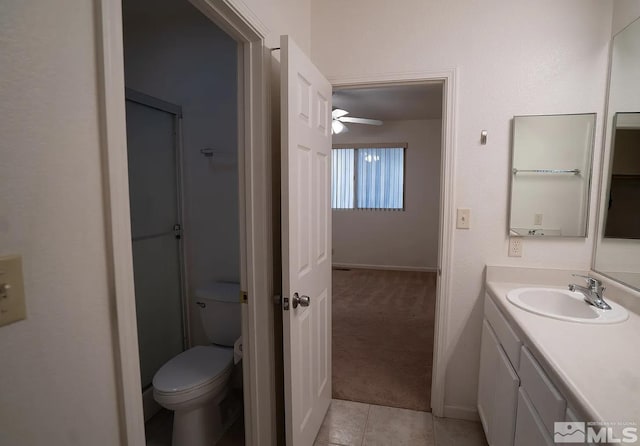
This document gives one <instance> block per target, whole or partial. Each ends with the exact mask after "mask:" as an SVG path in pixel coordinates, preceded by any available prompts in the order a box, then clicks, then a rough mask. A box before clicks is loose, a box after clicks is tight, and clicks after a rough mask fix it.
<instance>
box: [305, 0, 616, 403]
mask: <svg viewBox="0 0 640 446" xmlns="http://www.w3.org/2000/svg"><path fill="white" fill-rule="evenodd" d="M611 8H612V2H611V1H601V0H587V1H585V0H568V1H563V2H557V1H552V0H543V1H539V2H512V1H508V0H490V1H485V2H476V1H471V0H466V1H458V2H448V3H447V4H446V6H445V5H444V4H443V3H442V2H437V1H435V0H429V1H424V0H408V1H405V2H402V4H401V5H400V4H398V3H394V2H387V1H384V0H373V1H372V0H352V1H349V2H344V1H339V0H322V1H314V2H313V3H312V26H311V29H312V35H311V36H312V40H311V47H312V57H313V60H314V62H315V63H316V65H318V66H319V68H320V69H321V70H322V72H323V73H325V75H327V76H329V78H330V80H331V79H335V80H339V79H346V78H351V79H354V78H355V79H362V78H366V77H367V76H371V75H375V74H381V73H384V74H387V73H408V72H433V71H442V70H444V69H455V70H456V82H457V85H456V88H457V92H456V94H457V97H456V98H454V101H455V107H456V116H455V146H456V157H455V163H456V167H455V169H456V178H455V191H456V197H455V207H469V208H471V229H469V230H459V231H456V232H455V235H454V251H453V259H452V265H453V271H452V288H451V289H450V294H449V296H447V298H448V299H449V302H450V303H449V314H448V315H447V316H446V320H447V323H446V326H445V328H444V333H443V334H444V335H445V336H446V344H447V352H448V358H446V359H447V365H446V368H447V379H446V387H445V405H446V409H447V413H449V414H453V413H457V414H460V413H468V414H473V413H475V406H476V394H477V374H478V357H479V347H480V343H479V339H480V332H481V320H482V301H483V294H484V291H483V278H484V277H483V270H484V266H485V265H486V264H498V265H500V264H502V265H528V266H541V267H563V268H568V269H571V268H575V269H588V268H589V265H590V263H591V262H590V260H591V253H592V247H593V238H594V237H593V227H594V224H593V223H594V215H595V212H593V211H594V209H595V202H592V205H591V209H590V210H591V212H590V223H589V228H590V234H589V237H588V238H586V239H582V238H576V239H560V240H557V239H554V240H548V239H544V240H543V239H535V240H525V241H524V257H522V258H509V257H507V245H508V239H507V218H508V215H507V212H508V204H507V203H508V184H509V153H510V132H509V129H510V120H511V118H512V117H513V116H514V115H525V114H551V113H558V114H560V113H588V112H596V113H598V127H597V132H596V138H595V140H596V141H600V140H601V139H600V138H601V128H602V113H603V110H604V96H605V94H604V92H605V87H606V75H607V56H608V46H609V40H610V37H611V21H610V18H611V13H612V9H611ZM336 30H339V32H336ZM482 129H486V130H488V144H487V145H485V146H482V145H480V142H479V139H480V131H481V130H482ZM599 153H600V150H599V149H598V150H597V152H596V159H598V158H599ZM597 169H598V166H595V170H596V171H597ZM595 183H597V181H596V182H595ZM592 190H594V189H593V188H592ZM592 196H593V194H592Z"/></svg>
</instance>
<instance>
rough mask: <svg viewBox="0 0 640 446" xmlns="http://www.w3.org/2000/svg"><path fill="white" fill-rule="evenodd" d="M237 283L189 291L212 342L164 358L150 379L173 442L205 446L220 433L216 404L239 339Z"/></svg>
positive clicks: (177, 445)
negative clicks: (170, 424) (165, 413)
mask: <svg viewBox="0 0 640 446" xmlns="http://www.w3.org/2000/svg"><path fill="white" fill-rule="evenodd" d="M239 293H240V285H239V284H237V283H228V282H211V283H209V284H208V285H206V286H205V287H202V288H199V289H198V290H197V291H196V293H195V304H196V305H197V306H198V311H199V313H200V318H201V320H202V324H203V327H204V330H205V333H206V335H207V337H208V339H209V341H210V342H211V343H212V344H211V345H207V346H196V347H192V348H190V349H189V350H186V351H184V352H182V353H180V354H179V355H178V356H176V357H174V358H172V359H171V360H169V361H168V362H167V363H166V364H164V365H163V366H162V367H161V368H160V370H158V371H157V372H156V374H155V376H154V377H153V397H154V399H155V400H156V401H157V402H158V404H160V405H161V406H162V407H164V408H166V409H169V410H172V411H174V417H173V438H172V445H173V446H205V445H206V446H211V445H213V444H215V442H216V441H218V439H219V438H220V437H221V436H222V434H223V433H224V428H225V426H224V421H225V420H223V414H222V412H221V410H220V403H221V402H222V400H223V399H224V398H225V396H226V395H227V393H228V387H229V386H228V384H229V378H230V376H231V372H232V371H233V367H234V352H233V346H234V343H235V342H236V341H237V340H238V339H239V338H240V335H241V332H242V328H241V320H240V301H239V295H240V294H239Z"/></svg>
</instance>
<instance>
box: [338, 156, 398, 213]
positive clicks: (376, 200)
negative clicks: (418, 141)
mask: <svg viewBox="0 0 640 446" xmlns="http://www.w3.org/2000/svg"><path fill="white" fill-rule="evenodd" d="M405 148H406V145H404V144H395V145H391V146H389V145H386V144H385V145H384V147H383V146H380V145H377V146H376V147H366V146H360V147H353V146H350V147H347V146H334V149H333V150H332V152H331V161H332V164H331V184H332V190H331V207H332V208H333V209H393V210H403V209H404V151H405Z"/></svg>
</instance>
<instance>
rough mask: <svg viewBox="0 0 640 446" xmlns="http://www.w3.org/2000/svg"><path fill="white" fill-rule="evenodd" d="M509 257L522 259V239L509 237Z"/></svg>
mask: <svg viewBox="0 0 640 446" xmlns="http://www.w3.org/2000/svg"><path fill="white" fill-rule="evenodd" d="M509 257H522V237H509Z"/></svg>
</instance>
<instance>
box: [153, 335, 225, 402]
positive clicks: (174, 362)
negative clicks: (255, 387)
mask: <svg viewBox="0 0 640 446" xmlns="http://www.w3.org/2000/svg"><path fill="white" fill-rule="evenodd" d="M232 367H233V349H230V348H225V347H218V346H214V345H210V346H196V347H193V348H190V349H189V350H186V351H184V352H182V353H180V354H179V355H178V356H176V357H174V358H172V359H171V360H169V361H168V362H167V363H166V364H165V365H163V366H162V367H161V368H160V370H158V371H157V372H156V374H155V376H154V377H153V388H154V393H156V394H158V395H167V396H179V395H183V394H184V395H185V396H186V395H187V394H191V395H193V393H194V391H197V390H200V392H197V393H204V392H206V391H207V390H209V389H213V388H216V387H218V386H219V385H224V383H225V382H226V380H227V378H228V376H229V373H230V371H231V368H232Z"/></svg>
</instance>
